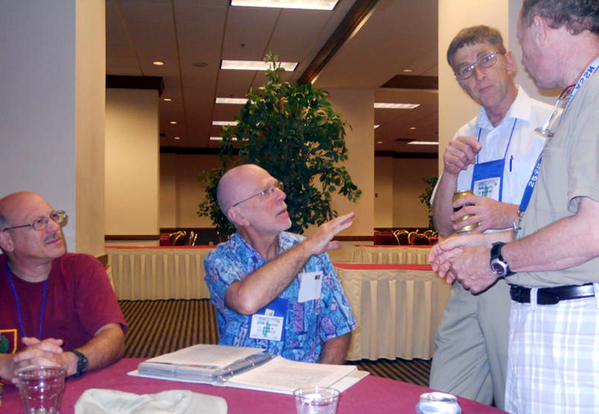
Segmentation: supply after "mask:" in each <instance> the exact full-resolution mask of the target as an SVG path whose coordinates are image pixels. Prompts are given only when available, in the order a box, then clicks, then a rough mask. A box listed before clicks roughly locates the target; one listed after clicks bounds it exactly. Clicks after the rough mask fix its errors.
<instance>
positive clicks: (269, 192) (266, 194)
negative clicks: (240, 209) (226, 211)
mask: <svg viewBox="0 0 599 414" xmlns="http://www.w3.org/2000/svg"><path fill="white" fill-rule="evenodd" d="M276 190H281V191H285V190H283V183H282V182H280V181H277V182H276V183H275V184H273V185H271V186H269V187H267V188H265V189H264V190H262V191H260V192H259V193H257V194H254V195H253V196H249V197H248V198H244V199H243V200H241V201H238V202H237V203H235V204H233V205H232V206H231V207H237V206H238V205H240V204H241V203H245V202H246V201H248V200H251V199H252V198H255V197H262V198H264V199H268V198H270V197H272V196H273V195H274V194H275V192H276Z"/></svg>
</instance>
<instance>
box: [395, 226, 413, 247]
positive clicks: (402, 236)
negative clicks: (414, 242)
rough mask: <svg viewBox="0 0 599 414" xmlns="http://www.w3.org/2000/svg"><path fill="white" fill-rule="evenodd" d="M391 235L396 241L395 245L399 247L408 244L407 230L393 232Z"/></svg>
mask: <svg viewBox="0 0 599 414" xmlns="http://www.w3.org/2000/svg"><path fill="white" fill-rule="evenodd" d="M393 235H394V236H395V238H396V239H397V244H399V245H400V246H407V245H409V244H410V242H409V240H408V236H409V233H408V231H407V230H403V229H402V230H395V231H394V232H393Z"/></svg>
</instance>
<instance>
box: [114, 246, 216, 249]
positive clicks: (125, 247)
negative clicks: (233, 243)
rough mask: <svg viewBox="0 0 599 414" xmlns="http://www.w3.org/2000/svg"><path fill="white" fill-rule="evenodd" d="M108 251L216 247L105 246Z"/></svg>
mask: <svg viewBox="0 0 599 414" xmlns="http://www.w3.org/2000/svg"><path fill="white" fill-rule="evenodd" d="M104 247H105V248H106V249H129V250H134V249H169V250H170V249H214V248H215V247H216V246H206V245H202V246H104Z"/></svg>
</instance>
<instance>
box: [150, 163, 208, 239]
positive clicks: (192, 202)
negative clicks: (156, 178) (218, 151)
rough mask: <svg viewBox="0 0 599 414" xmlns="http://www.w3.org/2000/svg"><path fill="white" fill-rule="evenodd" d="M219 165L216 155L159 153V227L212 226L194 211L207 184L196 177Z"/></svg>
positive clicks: (202, 196)
mask: <svg viewBox="0 0 599 414" xmlns="http://www.w3.org/2000/svg"><path fill="white" fill-rule="evenodd" d="M218 166H219V159H218V157H217V156H216V155H181V154H160V167H161V173H160V187H161V188H160V227H213V225H212V222H211V221H210V219H209V218H207V217H198V215H197V214H196V212H197V211H198V204H200V203H201V202H202V201H204V199H205V187H206V186H205V185H204V183H202V182H200V181H198V180H197V179H196V177H197V176H198V175H200V173H201V172H202V171H203V170H210V169H212V168H216V167H218Z"/></svg>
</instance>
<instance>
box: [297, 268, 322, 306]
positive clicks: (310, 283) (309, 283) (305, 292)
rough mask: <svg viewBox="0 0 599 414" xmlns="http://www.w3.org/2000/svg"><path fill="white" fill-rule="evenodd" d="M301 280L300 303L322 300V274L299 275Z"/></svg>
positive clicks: (307, 273)
mask: <svg viewBox="0 0 599 414" xmlns="http://www.w3.org/2000/svg"><path fill="white" fill-rule="evenodd" d="M298 277H299V280H300V288H299V296H298V298H297V301H298V302H299V303H303V302H307V301H309V300H316V299H320V292H321V291H322V272H306V273H300V274H299V275H298Z"/></svg>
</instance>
